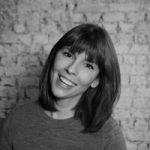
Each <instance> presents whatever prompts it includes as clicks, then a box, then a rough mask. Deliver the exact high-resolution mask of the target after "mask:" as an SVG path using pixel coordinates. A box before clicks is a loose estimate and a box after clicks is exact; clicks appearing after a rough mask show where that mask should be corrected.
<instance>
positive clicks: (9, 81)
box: [0, 77, 16, 86]
mask: <svg viewBox="0 0 150 150" xmlns="http://www.w3.org/2000/svg"><path fill="white" fill-rule="evenodd" d="M0 84H1V85H2V86H16V80H15V78H12V77H10V78H7V77H3V78H2V79H1V82H0Z"/></svg>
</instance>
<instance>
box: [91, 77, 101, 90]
mask: <svg viewBox="0 0 150 150" xmlns="http://www.w3.org/2000/svg"><path fill="white" fill-rule="evenodd" d="M98 84H99V79H95V80H94V81H93V82H92V83H91V88H96V87H97V86H98Z"/></svg>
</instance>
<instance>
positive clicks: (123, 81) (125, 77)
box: [121, 75, 130, 86]
mask: <svg viewBox="0 0 150 150" xmlns="http://www.w3.org/2000/svg"><path fill="white" fill-rule="evenodd" d="M129 81H130V77H129V75H121V84H122V85H126V86H127V85H129Z"/></svg>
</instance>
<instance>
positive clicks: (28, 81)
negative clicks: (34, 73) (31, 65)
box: [18, 77, 39, 88]
mask: <svg viewBox="0 0 150 150" xmlns="http://www.w3.org/2000/svg"><path fill="white" fill-rule="evenodd" d="M38 85H39V78H37V77H21V78H19V79H18V86H19V87H21V88H22V87H38Z"/></svg>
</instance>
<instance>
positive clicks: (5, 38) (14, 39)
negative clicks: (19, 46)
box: [0, 31, 18, 44]
mask: <svg viewBox="0 0 150 150" xmlns="http://www.w3.org/2000/svg"><path fill="white" fill-rule="evenodd" d="M0 42H1V43H8V44H9V43H18V36H17V34H15V33H13V32H10V31H8V32H7V33H6V32H5V33H3V34H2V35H1V38H0Z"/></svg>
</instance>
